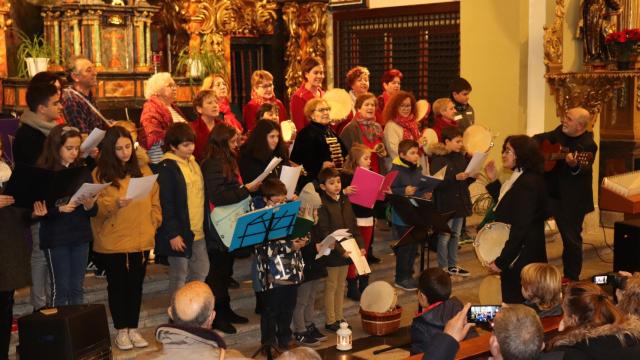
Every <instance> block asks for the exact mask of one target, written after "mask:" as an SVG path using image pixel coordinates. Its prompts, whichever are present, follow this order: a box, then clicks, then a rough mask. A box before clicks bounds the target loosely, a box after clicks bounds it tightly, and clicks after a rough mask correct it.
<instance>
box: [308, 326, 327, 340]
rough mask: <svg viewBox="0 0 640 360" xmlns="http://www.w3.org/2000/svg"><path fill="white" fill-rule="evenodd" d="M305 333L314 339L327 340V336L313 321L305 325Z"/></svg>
mask: <svg viewBox="0 0 640 360" xmlns="http://www.w3.org/2000/svg"><path fill="white" fill-rule="evenodd" d="M307 334H308V335H309V336H312V337H313V338H314V339H316V340H320V341H327V336H326V335H325V334H323V333H321V332H320V330H318V328H317V327H316V324H314V323H311V325H309V326H307Z"/></svg>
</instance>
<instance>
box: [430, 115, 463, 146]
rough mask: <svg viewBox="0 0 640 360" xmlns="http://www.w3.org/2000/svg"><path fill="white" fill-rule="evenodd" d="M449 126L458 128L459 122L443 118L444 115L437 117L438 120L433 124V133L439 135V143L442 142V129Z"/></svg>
mask: <svg viewBox="0 0 640 360" xmlns="http://www.w3.org/2000/svg"><path fill="white" fill-rule="evenodd" d="M447 126H455V127H458V122H457V121H455V120H449V119H445V118H443V117H442V115H436V120H435V122H434V124H433V131H435V132H436V134H437V135H438V141H439V142H442V135H441V134H442V129H444V128H446V127H447Z"/></svg>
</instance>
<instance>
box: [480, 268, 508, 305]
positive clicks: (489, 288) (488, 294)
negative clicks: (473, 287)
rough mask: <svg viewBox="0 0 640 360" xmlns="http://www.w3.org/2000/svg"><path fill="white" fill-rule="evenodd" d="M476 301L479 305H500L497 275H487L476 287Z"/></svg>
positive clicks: (500, 294)
mask: <svg viewBox="0 0 640 360" xmlns="http://www.w3.org/2000/svg"><path fill="white" fill-rule="evenodd" d="M478 299H479V300H480V304H481V305H495V304H502V290H501V288H500V276H499V275H488V276H487V277H485V278H484V279H482V282H480V286H479V287H478Z"/></svg>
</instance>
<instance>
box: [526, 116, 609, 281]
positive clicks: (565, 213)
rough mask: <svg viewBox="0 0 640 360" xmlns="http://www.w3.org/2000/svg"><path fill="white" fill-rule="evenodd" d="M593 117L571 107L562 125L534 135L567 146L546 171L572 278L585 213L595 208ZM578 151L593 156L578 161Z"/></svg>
mask: <svg viewBox="0 0 640 360" xmlns="http://www.w3.org/2000/svg"><path fill="white" fill-rule="evenodd" d="M590 118H591V115H590V114H589V112H588V111H587V110H585V109H584V108H581V107H576V108H572V109H569V110H568V111H567V113H566V115H565V116H564V118H563V119H562V121H561V125H560V126H558V127H557V128H555V129H554V130H552V131H549V132H546V133H542V134H538V135H536V136H534V138H535V139H536V140H537V141H538V142H543V141H544V140H548V141H549V142H551V143H552V144H559V145H561V146H562V147H563V148H565V149H566V150H568V152H567V154H566V155H565V156H564V159H562V160H559V161H558V162H557V164H556V165H555V166H554V167H553V169H551V170H550V171H548V172H546V173H545V180H546V183H547V192H548V194H549V197H550V199H549V208H550V212H551V215H552V216H553V217H554V218H555V221H556V224H557V225H558V230H559V231H560V235H561V236H562V245H563V252H562V262H563V264H564V276H565V278H568V279H569V280H572V281H577V280H579V278H580V270H581V269H582V235H581V233H582V223H583V221H584V217H585V215H586V214H588V213H590V212H591V211H593V210H594V207H593V192H592V187H591V184H592V176H593V170H592V165H593V159H594V158H595V154H596V152H597V151H598V146H597V145H596V143H595V142H594V141H593V133H592V132H590V131H587V126H588V124H589V120H590ZM578 153H582V154H584V153H590V154H591V155H592V156H588V157H587V159H588V161H578V158H577V157H576V155H577V154H578Z"/></svg>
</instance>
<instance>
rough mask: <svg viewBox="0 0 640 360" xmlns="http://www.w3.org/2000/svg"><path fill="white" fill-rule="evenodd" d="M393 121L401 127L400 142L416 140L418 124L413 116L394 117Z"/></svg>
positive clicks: (418, 136) (418, 134) (418, 135)
mask: <svg viewBox="0 0 640 360" xmlns="http://www.w3.org/2000/svg"><path fill="white" fill-rule="evenodd" d="M393 121H395V122H396V124H398V125H400V126H401V127H402V140H416V141H417V140H418V138H420V132H419V131H418V122H417V121H416V120H415V118H414V116H413V114H411V115H409V116H406V117H405V116H400V115H398V116H396V118H395V119H393Z"/></svg>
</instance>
